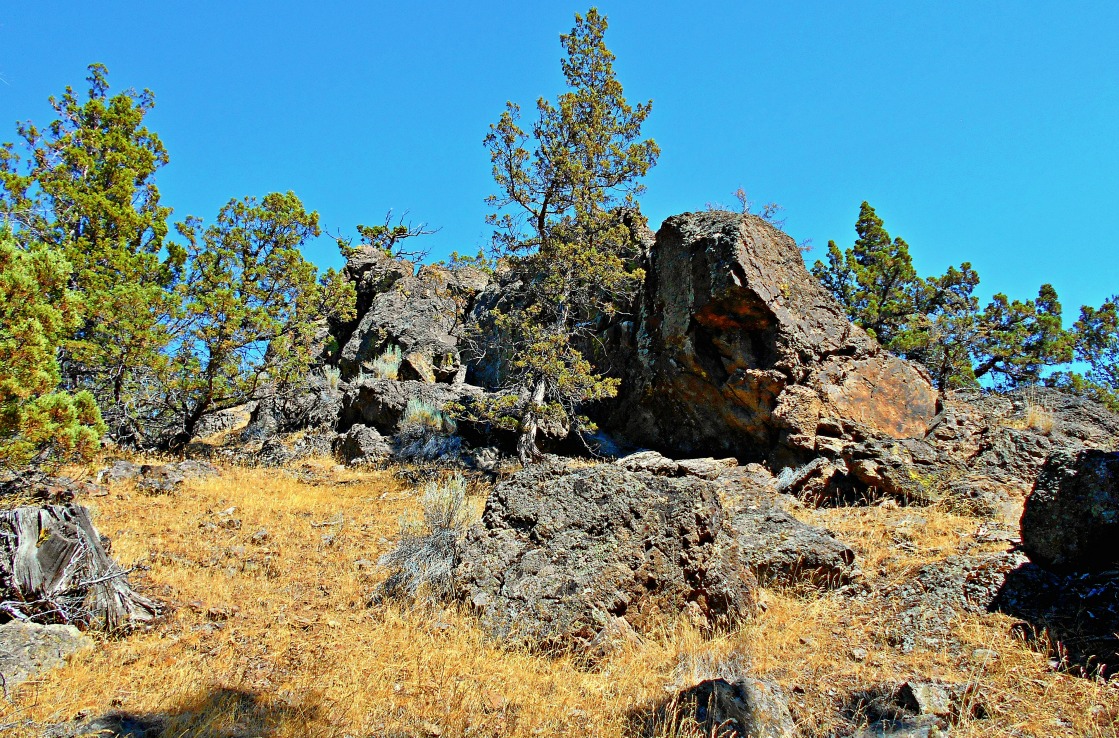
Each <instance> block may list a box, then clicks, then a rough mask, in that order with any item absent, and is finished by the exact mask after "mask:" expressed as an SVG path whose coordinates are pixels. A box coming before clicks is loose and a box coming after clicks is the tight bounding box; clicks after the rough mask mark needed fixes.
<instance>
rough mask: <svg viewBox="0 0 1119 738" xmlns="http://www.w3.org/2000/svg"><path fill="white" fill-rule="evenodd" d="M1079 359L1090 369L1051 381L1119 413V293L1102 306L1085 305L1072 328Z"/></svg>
mask: <svg viewBox="0 0 1119 738" xmlns="http://www.w3.org/2000/svg"><path fill="white" fill-rule="evenodd" d="M1072 335H1073V340H1074V345H1075V354H1074V356H1075V358H1076V360H1077V361H1081V362H1084V363H1085V364H1086V365H1087V372H1086V373H1085V374H1080V373H1077V372H1061V373H1059V374H1057V375H1055V376H1054V377H1052V378H1051V380H1050V384H1053V385H1055V386H1058V387H1061V388H1063V389H1066V390H1069V391H1071V392H1073V393H1075V394H1078V395H1082V396H1085V397H1090V398H1092V399H1093V400H1096V401H1097V402H1100V403H1103V404H1104V405H1106V406H1107V407H1109V408H1110V409H1111V410H1112V411H1114V412H1117V413H1119V295H1113V296H1111V297H1109V298H1108V299H1106V300H1104V302H1103V304H1102V305H1100V307H1099V308H1094V307H1092V306H1090V305H1085V306H1083V307H1081V308H1080V319H1079V320H1077V321H1076V323H1075V324H1074V325H1073V327H1072Z"/></svg>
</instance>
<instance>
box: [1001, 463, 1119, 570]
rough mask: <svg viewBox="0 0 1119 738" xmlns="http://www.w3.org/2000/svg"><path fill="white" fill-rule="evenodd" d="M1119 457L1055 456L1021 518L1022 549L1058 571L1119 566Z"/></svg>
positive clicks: (1028, 500) (1032, 558) (1037, 561)
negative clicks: (1118, 540)
mask: <svg viewBox="0 0 1119 738" xmlns="http://www.w3.org/2000/svg"><path fill="white" fill-rule="evenodd" d="M1116 538H1119V452H1114V453H1108V452H1105V451H1095V450H1090V451H1081V452H1079V453H1076V454H1070V453H1056V454H1053V455H1052V456H1051V457H1049V459H1048V460H1047V461H1046V462H1045V466H1043V467H1042V469H1041V473H1040V474H1039V475H1038V477H1037V483H1036V484H1035V485H1034V491H1033V493H1032V494H1031V495H1030V496H1029V497H1028V498H1027V499H1026V507H1025V511H1024V512H1023V513H1022V547H1023V548H1024V549H1025V551H1026V554H1027V555H1028V556H1029V557H1030V559H1031V560H1032V561H1034V562H1035V563H1037V564H1039V565H1041V566H1043V567H1045V568H1048V569H1052V570H1054V571H1076V572H1101V571H1105V570H1108V569H1114V568H1116V566H1119V546H1116V545H1115V541H1116Z"/></svg>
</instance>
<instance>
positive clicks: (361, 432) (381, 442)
mask: <svg viewBox="0 0 1119 738" xmlns="http://www.w3.org/2000/svg"><path fill="white" fill-rule="evenodd" d="M333 451H334V454H335V456H337V457H339V458H340V459H342V460H343V461H345V462H346V463H348V464H370V463H376V462H378V461H384V460H385V459H387V458H388V457H389V456H390V455H391V454H392V446H390V445H389V442H388V441H387V440H385V438H384V436H382V435H381V434H380V433H378V432H377V429H376V428H370V427H369V426H367V425H361V424H360V423H359V424H357V425H354V426H352V427H351V428H350V429H349V430H348V431H346V432H345V433H344V434H342V435H340V436H338V437H337V438H336V439H335V440H334V448H333Z"/></svg>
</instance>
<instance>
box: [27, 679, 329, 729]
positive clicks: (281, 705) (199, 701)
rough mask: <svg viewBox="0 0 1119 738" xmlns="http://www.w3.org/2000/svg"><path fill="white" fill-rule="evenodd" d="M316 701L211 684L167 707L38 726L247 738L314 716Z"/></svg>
mask: <svg viewBox="0 0 1119 738" xmlns="http://www.w3.org/2000/svg"><path fill="white" fill-rule="evenodd" d="M317 712H318V709H317V706H316V705H307V704H295V705H292V704H289V703H287V702H284V701H281V700H279V699H266V698H264V697H262V696H261V695H260V694H257V693H254V692H249V691H245V690H240V689H229V688H223V689H215V690H212V691H209V692H206V693H204V694H201V695H199V696H198V697H197V698H196V699H193V700H190V701H189V702H186V703H184V704H183V705H181V706H179V707H177V708H174V709H172V710H168V711H162V712H153V713H131V712H127V711H116V712H111V713H108V714H105V715H101V716H98V717H94V718H82V719H78V720H73V721H71V722H68V723H57V724H54V725H49V726H41V727H42V733H41V735H42V736H43V738H79V736H90V735H96V736H100V737H101V738H162V736H183V735H190V736H194V737H195V738H246V737H247V736H260V737H261V738H263V737H264V736H270V735H275V734H276V732H277V731H278V729H279V728H280V726H282V725H284V724H286V723H290V722H293V721H294V722H298V723H306V722H308V721H309V720H312V719H314V717H315V715H316V714H317Z"/></svg>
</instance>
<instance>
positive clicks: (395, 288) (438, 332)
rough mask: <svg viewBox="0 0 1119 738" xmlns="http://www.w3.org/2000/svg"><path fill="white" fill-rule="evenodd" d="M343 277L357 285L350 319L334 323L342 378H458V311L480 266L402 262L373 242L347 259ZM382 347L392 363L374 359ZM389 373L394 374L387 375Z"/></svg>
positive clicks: (461, 367)
mask: <svg viewBox="0 0 1119 738" xmlns="http://www.w3.org/2000/svg"><path fill="white" fill-rule="evenodd" d="M345 274H346V276H347V277H348V278H349V279H351V281H353V282H354V283H355V287H356V289H357V296H358V302H357V309H358V316H359V318H358V322H357V324H356V325H346V326H339V327H337V328H336V335H335V338H336V340H337V341H338V343H339V345H340V346H341V353H340V356H339V366H340V368H341V370H342V374H343V376H344V377H345V378H347V379H351V378H354V377H357V376H359V375H361V374H362V373H365V374H369V375H373V376H378V377H381V378H389V379H406V380H418V381H423V382H428V383H434V382H461V381H462V380H463V379H464V378H465V376H466V366H465V364H464V362H463V359H462V356H461V354H460V351H459V342H460V339H461V335H462V327H463V324H464V317H465V315H466V314H467V312H468V311H469V308H470V305H471V303H472V301H473V299H474V296H475V295H476V294H477V292H478V291H479V290H480V289H482V288H483V287H484V286H485V282H486V275H485V273H483V272H481V271H479V270H475V269H470V268H463V269H454V270H452V269H448V268H445V267H442V266H437V265H427V266H423V267H421V268H420V269H419V271H418V272H416V271H414V267H413V265H412V264H411V263H410V262H406V261H402V260H399V259H393V258H391V257H389V256H387V255H386V254H384V252H382V251H380V250H379V249H374V248H362V249H358V251H357V252H356V253H355V254H354V255H353V256H352V257H351V258H350V260H349V262H348V264H347V266H346V270H345ZM386 352H390V353H391V354H392V355H393V356H395V357H398V358H399V364H398V365H396V366H393V367H388V368H387V369H386V367H385V366H384V364H383V362H378V359H380V358H381V357H382V356H384V355H385V354H386ZM389 374H393V375H394V376H389Z"/></svg>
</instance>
